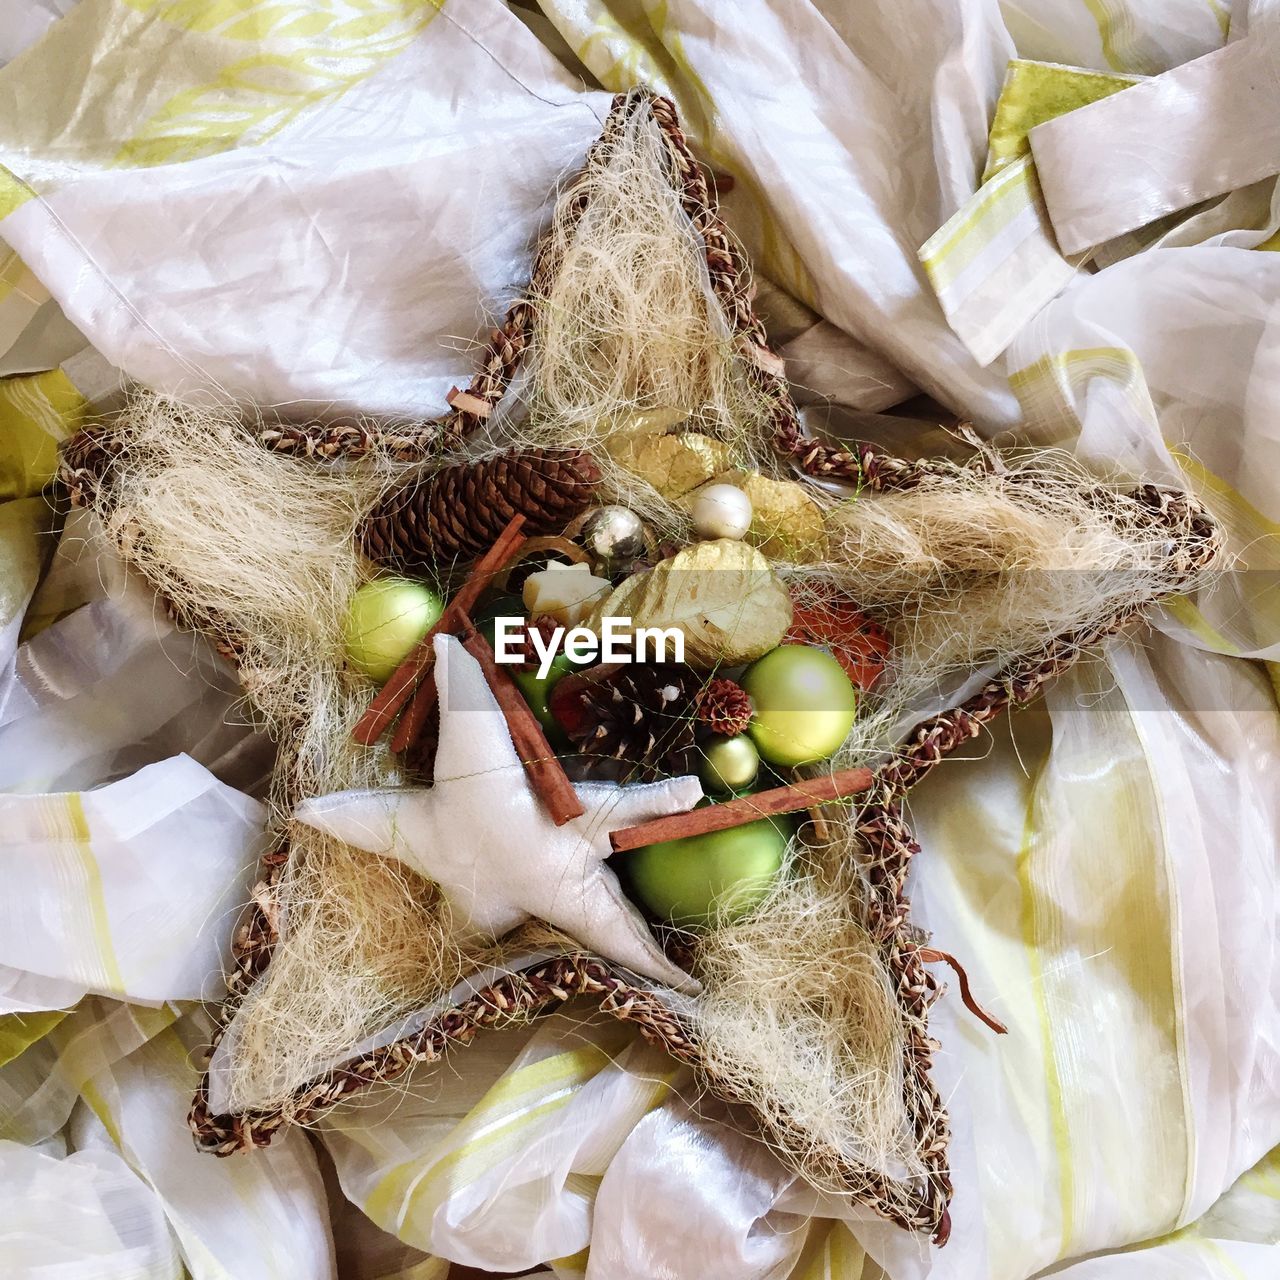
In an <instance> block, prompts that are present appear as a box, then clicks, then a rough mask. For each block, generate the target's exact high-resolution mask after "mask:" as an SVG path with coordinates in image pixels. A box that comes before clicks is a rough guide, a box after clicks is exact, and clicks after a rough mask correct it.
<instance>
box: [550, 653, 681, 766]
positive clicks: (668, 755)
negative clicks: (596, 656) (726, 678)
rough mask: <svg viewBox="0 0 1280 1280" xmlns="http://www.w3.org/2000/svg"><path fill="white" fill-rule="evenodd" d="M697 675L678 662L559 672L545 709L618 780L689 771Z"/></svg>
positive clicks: (629, 664) (579, 747) (630, 664)
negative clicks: (567, 674)
mask: <svg viewBox="0 0 1280 1280" xmlns="http://www.w3.org/2000/svg"><path fill="white" fill-rule="evenodd" d="M701 686H702V677H701V676H700V675H699V674H698V673H697V672H696V671H694V670H693V669H692V668H691V667H686V666H684V665H683V664H682V663H675V662H663V663H652V664H640V663H628V664H625V665H621V666H614V665H602V666H598V667H592V668H591V670H590V671H584V672H582V673H581V674H578V675H569V676H565V677H564V679H562V680H560V681H559V682H558V683H557V684H556V686H555V688H554V690H553V691H552V695H551V713H552V715H554V716H555V718H556V720H557V721H558V722H559V723H560V725H561V726H562V727H563V728H564V730H565V732H566V733H567V734H568V735H569V738H570V740H571V741H572V742H573V744H574V746H575V747H576V748H577V749H578V751H579V752H580V753H581V754H582V755H583V756H586V757H587V758H588V759H589V760H590V761H591V762H592V763H594V764H596V765H610V762H616V763H614V764H612V765H611V766H610V767H607V768H604V769H603V770H602V772H603V773H605V774H607V775H609V776H613V777H616V778H617V779H618V780H619V781H635V780H636V779H640V780H642V781H644V780H649V779H652V778H658V777H675V776H677V775H679V774H682V773H688V772H690V768H691V763H692V758H693V746H694V735H695V730H696V727H697V726H696V721H695V718H694V712H695V708H696V705H697V693H698V690H699V688H701Z"/></svg>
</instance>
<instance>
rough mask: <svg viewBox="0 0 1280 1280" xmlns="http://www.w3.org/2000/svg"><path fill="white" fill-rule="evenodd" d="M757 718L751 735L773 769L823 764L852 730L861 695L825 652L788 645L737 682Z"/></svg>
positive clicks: (842, 670)
mask: <svg viewBox="0 0 1280 1280" xmlns="http://www.w3.org/2000/svg"><path fill="white" fill-rule="evenodd" d="M739 683H740V684H741V685H742V687H743V688H744V689H745V690H746V691H747V692H748V693H749V694H750V695H751V701H752V703H753V704H754V706H755V709H756V710H755V715H754V716H753V717H752V719H751V725H750V727H749V728H748V730H747V732H748V733H750V735H751V739H752V741H753V742H754V743H755V744H756V748H757V749H758V750H759V752H760V754H761V755H762V756H763V757H764V758H765V759H766V760H767V761H768V762H769V763H770V764H773V765H779V766H782V767H786V768H790V767H793V766H795V765H799V764H811V763H812V762H813V761H815V760H825V759H826V758H827V757H828V756H829V755H831V754H832V753H833V752H834V751H836V750H837V749H838V748H839V746H840V744H841V743H842V742H844V740H845V738H846V737H847V736H848V733H849V730H850V729H851V728H852V727H853V717H854V714H855V712H856V711H857V708H858V693H857V690H856V689H854V687H853V684H852V682H851V681H850V680H849V677H848V676H847V675H845V672H844V668H843V667H842V666H841V665H840V664H839V662H837V661H836V660H835V658H833V657H832V656H831V654H829V653H828V652H827V651H826V650H825V649H815V648H813V647H812V646H811V645H807V644H784V645H779V646H778V648H776V649H772V650H770V651H769V652H768V653H766V654H765V655H764V657H763V658H760V659H758V660H757V661H755V662H753V663H752V664H751V666H750V667H748V668H747V670H746V672H745V674H744V675H743V677H742V679H741V680H740V681H739Z"/></svg>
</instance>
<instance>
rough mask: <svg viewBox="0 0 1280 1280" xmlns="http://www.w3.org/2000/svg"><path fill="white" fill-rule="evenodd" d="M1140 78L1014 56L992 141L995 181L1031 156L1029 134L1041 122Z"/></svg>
mask: <svg viewBox="0 0 1280 1280" xmlns="http://www.w3.org/2000/svg"><path fill="white" fill-rule="evenodd" d="M1135 83H1137V81H1136V79H1135V78H1134V77H1133V76H1125V75H1119V74H1116V73H1113V72H1107V71H1091V70H1088V69H1086V68H1084V67H1064V66H1061V65H1060V64H1058V63H1056V62H1036V61H1033V60H1032V59H1030V58H1014V59H1013V60H1012V61H1011V62H1010V63H1009V68H1008V70H1007V71H1006V72H1005V77H1004V84H1003V86H1002V87H1001V89H1000V97H999V98H998V99H997V101H996V110H995V115H994V116H993V118H992V121H991V133H990V136H989V138H988V143H987V167H986V170H985V171H984V173H983V175H982V180H983V182H987V181H989V180H990V179H991V178H993V177H994V176H995V175H996V174H997V173H999V172H1000V171H1001V170H1002V169H1004V168H1006V167H1007V166H1008V165H1010V164H1012V163H1013V161H1015V160H1017V159H1018V158H1019V157H1020V156H1025V155H1029V154H1030V152H1031V143H1030V141H1029V139H1028V137H1027V135H1028V134H1029V133H1030V132H1031V130H1032V129H1034V128H1035V127H1036V125H1038V124H1044V123H1045V122H1046V121H1047V120H1056V119H1057V118H1058V117H1059V116H1062V115H1066V113H1067V112H1068V111H1075V110H1076V109H1077V108H1078V107H1084V106H1088V105H1089V103H1091V102H1100V101H1101V100H1102V99H1103V98H1109V97H1110V96H1111V95H1112V94H1113V93H1119V92H1120V90H1121V89H1127V88H1129V87H1130V86H1131V85H1133V84H1135Z"/></svg>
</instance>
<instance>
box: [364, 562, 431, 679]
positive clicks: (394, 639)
mask: <svg viewBox="0 0 1280 1280" xmlns="http://www.w3.org/2000/svg"><path fill="white" fill-rule="evenodd" d="M443 612H444V601H443V600H442V599H441V598H440V596H439V594H438V593H437V592H435V591H433V590H432V589H431V588H430V587H429V586H427V585H426V583H424V582H414V581H413V580H412V579H409V578H375V579H374V580H373V581H372V582H366V583H365V584H364V586H362V587H360V588H358V589H357V591H356V592H355V594H354V595H353V596H352V597H351V603H350V605H349V606H348V607H347V616H346V620H345V621H344V623H343V627H342V643H343V645H344V647H345V649H346V654H347V661H348V663H350V665H351V666H353V667H355V669H356V670H357V671H361V672H363V673H364V674H365V675H367V676H368V677H369V678H370V679H371V680H376V681H377V682H378V683H379V684H384V683H385V682H386V681H387V680H389V679H390V678H391V675H392V673H393V672H394V671H395V669H396V668H397V667H398V666H399V665H400V664H401V663H402V662H403V661H404V660H405V659H406V658H407V657H408V656H409V655H410V654H411V653H412V652H413V650H414V649H415V648H416V647H417V646H418V644H419V643H421V641H422V638H423V637H424V636H425V635H426V634H427V632H428V631H430V630H431V628H432V627H433V626H435V624H436V623H437V622H438V621H439V620H440V615H441V614H442V613H443Z"/></svg>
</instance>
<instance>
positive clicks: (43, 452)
mask: <svg viewBox="0 0 1280 1280" xmlns="http://www.w3.org/2000/svg"><path fill="white" fill-rule="evenodd" d="M87 410H88V404H87V402H86V401H85V398H84V397H83V396H82V395H81V394H80V393H79V391H77V390H76V388H75V386H74V385H73V384H72V382H71V379H70V378H68V377H67V375H66V374H65V373H63V372H62V370H61V369H51V370H49V371H48V372H47V373H36V374H31V375H29V376H26V377H17V378H0V501H3V500H4V499H7V498H26V497H31V496H33V495H34V494H37V493H39V492H40V491H41V490H42V489H43V488H45V487H46V486H47V485H48V484H49V483H50V481H51V480H52V479H53V477H54V475H55V474H56V472H57V468H58V445H59V444H61V443H62V441H64V440H66V439H68V438H69V437H70V436H72V435H74V434H75V433H76V432H77V431H78V430H79V429H80V426H81V424H82V423H83V422H84V418H85V414H86V412H87Z"/></svg>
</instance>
